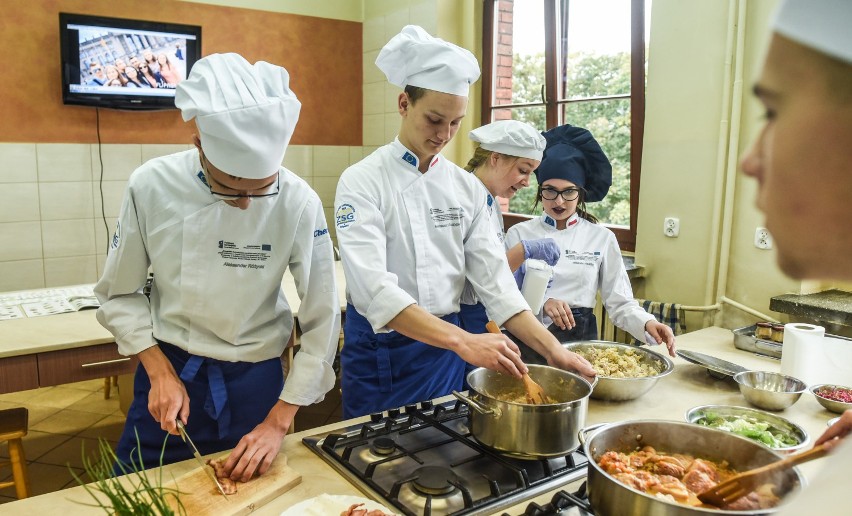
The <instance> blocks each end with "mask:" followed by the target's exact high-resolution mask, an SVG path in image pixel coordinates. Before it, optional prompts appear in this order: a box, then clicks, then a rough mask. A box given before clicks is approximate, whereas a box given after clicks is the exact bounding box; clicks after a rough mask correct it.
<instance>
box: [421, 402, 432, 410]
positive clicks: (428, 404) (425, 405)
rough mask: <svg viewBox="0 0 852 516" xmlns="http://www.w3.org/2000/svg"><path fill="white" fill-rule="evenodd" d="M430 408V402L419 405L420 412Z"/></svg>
mask: <svg viewBox="0 0 852 516" xmlns="http://www.w3.org/2000/svg"><path fill="white" fill-rule="evenodd" d="M430 408H432V402H431V401H424V402H423V403H421V404H420V409H421V410H429V409H430Z"/></svg>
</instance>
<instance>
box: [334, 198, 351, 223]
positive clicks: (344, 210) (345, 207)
mask: <svg viewBox="0 0 852 516" xmlns="http://www.w3.org/2000/svg"><path fill="white" fill-rule="evenodd" d="M334 219H335V220H336V223H337V227H338V228H339V229H345V228H348V227H349V226H350V225H352V224H354V223H355V208H353V207H352V205H351V204H341V205H340V207H339V208H337V211H336V212H335V213H334Z"/></svg>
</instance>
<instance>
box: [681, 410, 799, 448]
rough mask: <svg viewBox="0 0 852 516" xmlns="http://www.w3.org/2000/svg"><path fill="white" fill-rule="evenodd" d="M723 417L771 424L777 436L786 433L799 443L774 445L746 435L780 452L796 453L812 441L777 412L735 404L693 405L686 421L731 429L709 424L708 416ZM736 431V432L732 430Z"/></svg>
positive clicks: (771, 430)
mask: <svg viewBox="0 0 852 516" xmlns="http://www.w3.org/2000/svg"><path fill="white" fill-rule="evenodd" d="M708 417H709V418H722V419H726V420H731V419H736V418H741V419H744V420H746V421H749V422H752V423H765V424H767V425H769V428H768V430H769V431H770V433H772V434H773V435H775V436H778V435H779V434H785V435H788V436H791V437H793V438H794V439H795V440H796V441H797V444H792V445H786V446H779V447H777V448H776V447H772V446H769V445H768V444H766V443H764V442H762V441H761V440H760V439H758V438H756V437H746V436H743V437H746V438H747V439H750V440H753V441H754V442H756V443H760V444H762V445H763V446H766V447H767V448H770V449H772V450H775V451H777V452H780V453H785V454H786V453H794V452H797V451H799V450H802V449H804V448H805V447H807V446H808V444H809V442H810V437H809V436H808V433H807V432H806V431H805V429H804V428H802V427H801V426H799V425H797V424H796V423H793V422H792V421H790V420H789V419H786V418H783V417H781V416H779V415H777V414H772V413H771V412H765V411H763V410H757V409H753V408H748V407H737V406H734V405H702V406H698V407H693V408H691V409H689V410H688V411H687V412H686V421H687V422H688V423H695V424H697V425H702V426H709V427H711V428H717V429H718V430H722V431H725V432H727V431H729V430H725V429H723V428H718V427H717V426H714V425H709V424H707V422H706V420H707V418H708ZM731 433H736V432H731Z"/></svg>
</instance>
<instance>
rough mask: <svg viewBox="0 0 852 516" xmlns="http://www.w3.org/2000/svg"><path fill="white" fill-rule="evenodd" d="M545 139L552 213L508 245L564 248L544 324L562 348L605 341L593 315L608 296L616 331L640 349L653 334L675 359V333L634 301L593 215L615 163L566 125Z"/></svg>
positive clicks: (545, 186) (513, 231)
mask: <svg viewBox="0 0 852 516" xmlns="http://www.w3.org/2000/svg"><path fill="white" fill-rule="evenodd" d="M544 136H545V138H546V139H547V147H546V148H545V150H544V157H543V158H542V161H541V165H539V167H538V169H537V170H536V176H537V178H538V182H539V191H538V199H539V201H540V202H541V203H542V205H543V207H544V213H543V214H542V215H541V216H540V217H537V218H535V219H532V220H529V221H526V222H522V223H519V224H515V225H514V226H512V227H511V228H509V231H508V233H507V235H506V246H513V245H515V244H517V243H518V242H520V241H521V240H524V239H535V238H545V237H549V238H553V239H555V240H556V242H557V243H558V244H559V247H560V251H561V254H562V256H561V257H560V259H559V261H558V262H557V263H556V265H555V266H554V270H553V281H552V283H551V285H550V287H549V288H548V290H547V293H546V295H545V297H546V298H547V300H546V301H545V302H544V306H543V307H542V313H541V314H540V315H541V317H542V322H543V323H544V324H545V326H548V327H549V328H548V329H550V331H551V332H553V333H554V334H555V335H557V336H558V337H559V340H561V341H577V340H593V339H597V338H598V330H597V321H596V317H595V315H594V314H593V313H592V309H593V308H594V306H595V296H596V295H597V293H598V292H600V294H601V300H602V301H603V304H604V306H605V307H606V310H607V313H608V314H609V317H610V318H611V319H612V322H613V324H615V325H616V326H618V327H619V328H622V329H624V330H627V331H628V332H630V334H631V335H633V336H634V337H636V338H637V339H639V341H640V342H644V341H646V335H645V334H646V332H647V333H648V334H649V335H650V338H651V339H653V341H654V342H656V343H658V344H662V343H663V342H665V344H666V346H667V347H668V350H669V354H670V355H672V356H674V345H675V339H674V334H673V333H672V330H671V328H669V327H668V326H666V325H665V324H662V323H659V322H657V320H656V319H655V318H654V316H653V315H651V314H649V313H647V312H646V311H645V310H643V309H642V307H640V306H639V303H637V302H636V300H635V299H634V298H633V290H632V288H631V287H630V279H629V278H628V277H627V271H626V270H625V269H624V262H623V261H622V259H621V250H620V249H619V247H618V241H617V240H616V238H615V235H614V234H613V233H612V231H610V230H609V229H607V228H605V227H603V226H600V225H598V224H597V219H595V218H594V216H592V215H591V214H590V213H588V212H587V211H586V209H585V203H586V202H597V201H600V200H602V199H603V198H604V197H605V196H606V194H607V192H608V191H609V187H610V185H611V184H612V165H610V162H609V159H608V158H607V157H606V155H605V154H604V152H603V150H602V149H601V147H600V145H599V144H598V142H597V141H596V140H595V138H594V137H593V136H592V133H590V132H589V131H588V130H586V129H583V128H580V127H574V126H571V125H567V124H566V125H563V126H560V127H556V128H554V129H551V130H549V131H547V132H545V133H544Z"/></svg>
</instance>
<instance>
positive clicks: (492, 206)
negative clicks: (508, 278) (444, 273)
mask: <svg viewBox="0 0 852 516" xmlns="http://www.w3.org/2000/svg"><path fill="white" fill-rule="evenodd" d="M471 175H474V176H475V175H476V174H475V173H473V172H471ZM477 179H479V178H477ZM479 186H481V187H482V189H483V190H484V191H485V195H486V198H485V199H486V200H485V202H486V205H487V206H488V212H489V217H490V218H491V230H492V231H493V232H494V234H495V235H496V236H497V241H498V242H500V246H501V249H502V246H503V239H504V238H505V235H504V234H503V213H502V212H501V211H500V203H499V202H498V201H497V198H496V197H494V196H493V195H491V192H489V191H488V188H486V187H485V185H484V184H483V183H482V180H479ZM510 270H511V269H510ZM460 302H461V303H463V304H466V305H475V304H476V303H478V302H479V298H477V297H476V292H475V291H474V290H473V285H471V284H470V282H469V281H465V283H464V290H463V291H462V295H461V300H460Z"/></svg>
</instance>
